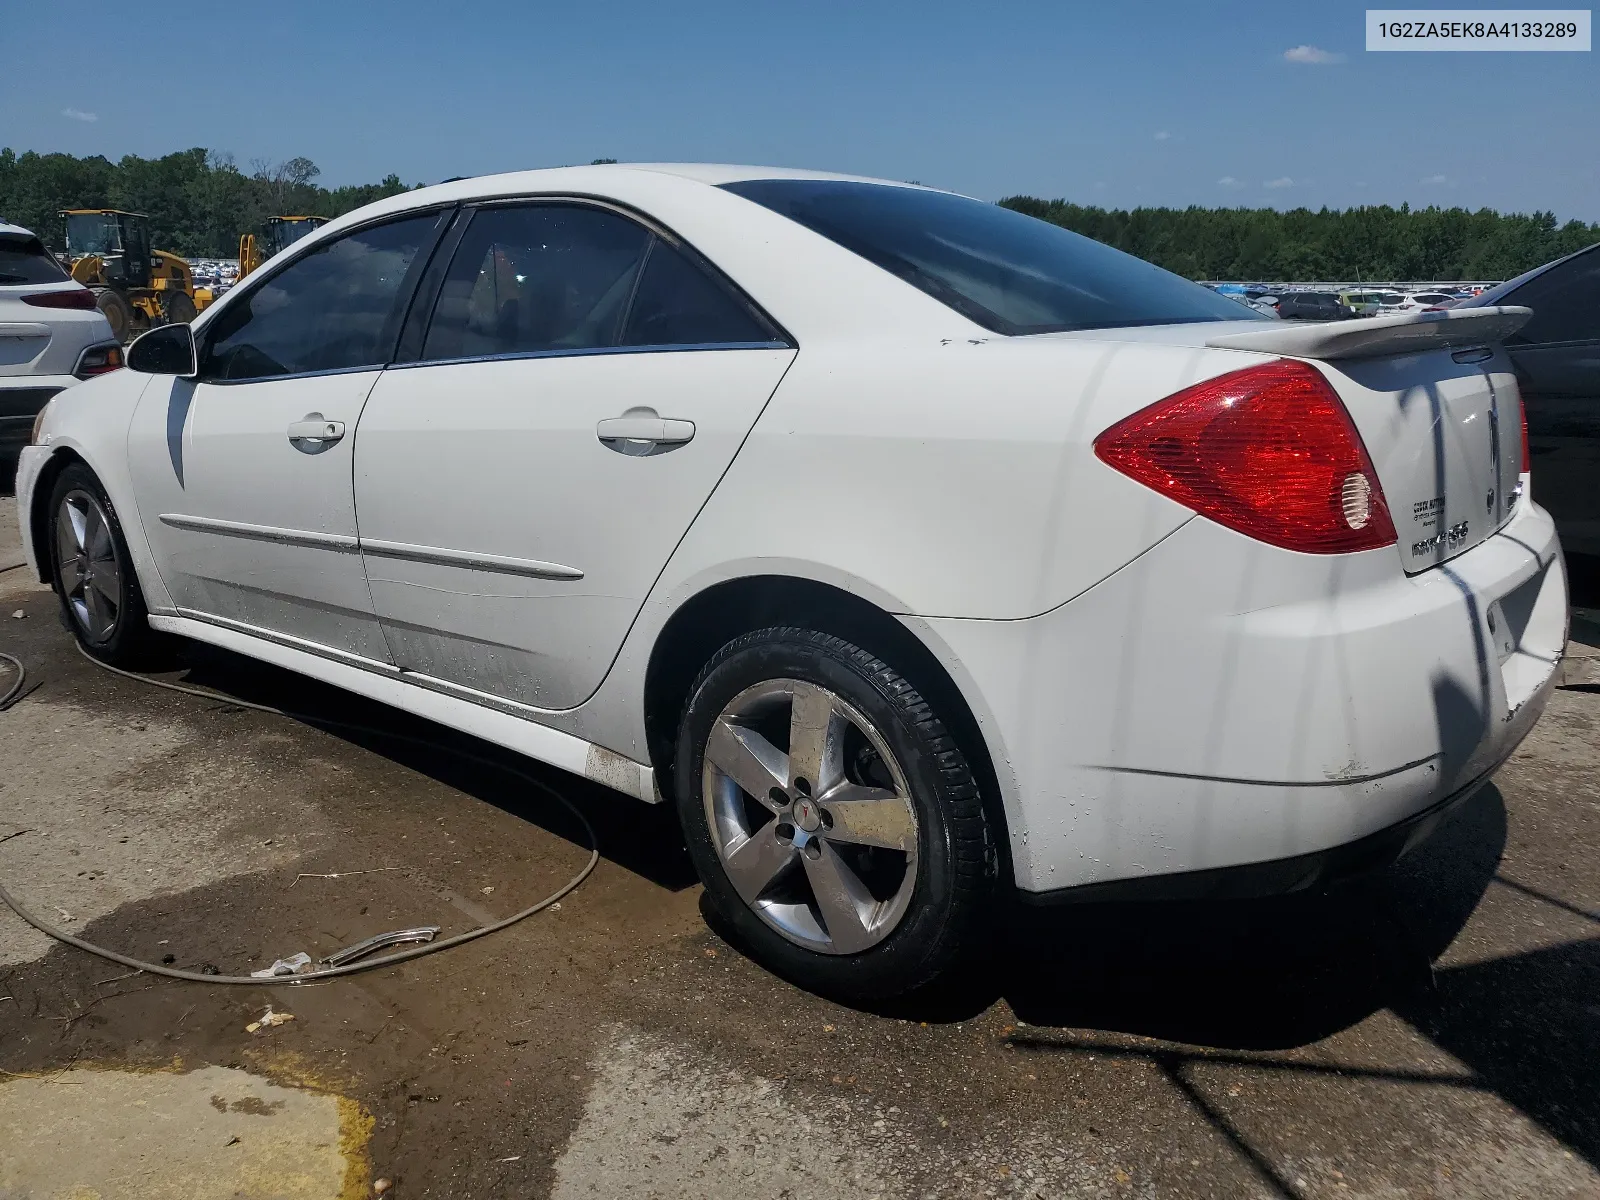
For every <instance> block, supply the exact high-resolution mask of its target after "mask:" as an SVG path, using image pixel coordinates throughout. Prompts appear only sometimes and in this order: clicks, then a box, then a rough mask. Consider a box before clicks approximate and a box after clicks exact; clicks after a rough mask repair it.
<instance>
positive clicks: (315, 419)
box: [289, 412, 344, 454]
mask: <svg viewBox="0 0 1600 1200" xmlns="http://www.w3.org/2000/svg"><path fill="white" fill-rule="evenodd" d="M342 437H344V422H343V421H330V420H328V419H327V418H326V417H324V416H323V415H322V414H321V413H317V412H313V413H307V414H306V415H305V416H303V417H302V418H300V420H298V421H295V422H293V423H292V424H290V426H289V444H290V445H291V446H293V447H294V448H295V449H296V450H299V451H300V452H302V453H304V454H321V453H322V452H323V451H324V450H326V449H327V448H328V447H329V446H332V445H333V444H334V443H336V442H338V441H339V439H340V438H342Z"/></svg>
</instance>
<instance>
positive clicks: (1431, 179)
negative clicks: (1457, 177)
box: [1417, 175, 1450, 185]
mask: <svg viewBox="0 0 1600 1200" xmlns="http://www.w3.org/2000/svg"><path fill="white" fill-rule="evenodd" d="M1417 182H1418V183H1422V184H1436V185H1437V184H1441V183H1449V182H1450V177H1449V176H1448V175H1429V176H1428V177H1427V178H1426V179H1419V180H1418V181H1417Z"/></svg>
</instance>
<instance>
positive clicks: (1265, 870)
mask: <svg viewBox="0 0 1600 1200" xmlns="http://www.w3.org/2000/svg"><path fill="white" fill-rule="evenodd" d="M1488 782H1489V774H1488V773H1486V774H1485V775H1483V776H1482V778H1479V779H1476V780H1474V781H1473V782H1471V783H1469V784H1468V785H1467V786H1466V787H1464V788H1462V789H1461V790H1460V791H1458V792H1455V793H1454V794H1452V795H1449V796H1446V797H1445V798H1444V799H1443V800H1441V801H1439V803H1437V804H1435V805H1434V806H1433V807H1432V808H1426V809H1423V811H1421V812H1419V813H1417V814H1416V815H1414V816H1410V817H1407V818H1406V819H1405V820H1403V821H1397V822H1396V823H1395V824H1393V825H1391V826H1389V827H1388V828H1387V829H1380V830H1378V832H1377V833H1369V834H1368V835H1367V836H1366V837H1363V838H1357V839H1356V840H1355V841H1353V842H1345V843H1344V844H1343V845H1339V846H1330V847H1328V848H1327V849H1326V850H1313V851H1311V852H1310V853H1309V854H1296V855H1294V856H1293V857H1291V858H1275V859H1271V860H1269V861H1267V862H1258V863H1245V864H1243V865H1241V866H1233V867H1213V868H1211V869H1210V870H1206V871H1174V872H1172V873H1171V874H1167V875H1134V876H1130V877H1129V878H1127V879H1111V880H1107V881H1105V882H1103V883H1086V884H1082V885H1080V886H1078V887H1069V888H1060V889H1058V890H1055V891H1049V892H1019V893H1018V896H1019V897H1020V898H1021V899H1022V901H1023V903H1025V904H1029V905H1038V906H1049V905H1058V904H1103V903H1118V902H1121V903H1126V902H1129V901H1146V902H1149V901H1167V902H1171V901H1177V900H1246V899H1254V898H1258V897H1262V896H1284V895H1288V894H1290V893H1292V892H1303V891H1307V890H1309V889H1311V888H1320V887H1327V886H1328V885H1329V884H1333V883H1337V882H1338V881H1340V880H1342V879H1351V878H1354V877H1356V876H1358V875H1364V874H1367V873H1368V872H1372V871H1379V870H1382V869H1383V868H1384V867H1387V866H1390V865H1391V864H1393V863H1395V862H1398V861H1399V860H1400V859H1401V858H1402V857H1404V856H1405V855H1406V854H1408V853H1410V852H1411V851H1412V850H1414V849H1415V848H1416V847H1417V846H1419V845H1421V844H1422V843H1423V842H1425V841H1427V840H1428V838H1430V837H1432V836H1433V834H1434V832H1435V831H1436V830H1437V829H1438V828H1439V826H1440V825H1442V824H1444V822H1445V819H1446V818H1447V817H1449V816H1450V814H1451V813H1453V812H1454V811H1455V810H1456V809H1458V808H1460V807H1461V806H1462V805H1463V804H1465V803H1466V802H1467V801H1468V800H1470V799H1471V798H1472V797H1473V796H1475V795H1477V794H1478V792H1479V791H1481V790H1482V789H1483V786H1484V784H1486V783H1488Z"/></svg>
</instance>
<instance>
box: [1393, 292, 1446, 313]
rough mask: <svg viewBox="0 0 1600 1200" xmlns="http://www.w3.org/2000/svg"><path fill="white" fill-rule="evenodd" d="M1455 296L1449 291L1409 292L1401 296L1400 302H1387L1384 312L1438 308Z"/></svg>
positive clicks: (1420, 310)
mask: <svg viewBox="0 0 1600 1200" xmlns="http://www.w3.org/2000/svg"><path fill="white" fill-rule="evenodd" d="M1454 299H1455V297H1454V296H1452V295H1450V293H1448V292H1407V293H1405V294H1404V295H1402V296H1401V297H1400V301H1399V303H1398V304H1385V305H1384V306H1383V311H1384V312H1402V313H1407V312H1422V311H1423V310H1424V309H1429V308H1438V307H1439V306H1440V305H1443V304H1449V303H1450V302H1451V301H1452V300H1454Z"/></svg>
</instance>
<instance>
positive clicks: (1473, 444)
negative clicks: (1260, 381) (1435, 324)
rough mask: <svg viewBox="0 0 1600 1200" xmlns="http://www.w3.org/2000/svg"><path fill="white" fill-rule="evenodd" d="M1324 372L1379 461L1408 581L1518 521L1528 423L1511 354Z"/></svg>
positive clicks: (1355, 364)
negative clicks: (1515, 515) (1515, 508)
mask: <svg viewBox="0 0 1600 1200" xmlns="http://www.w3.org/2000/svg"><path fill="white" fill-rule="evenodd" d="M1321 369H1322V372H1323V374H1324V375H1325V376H1326V377H1327V379H1328V381H1329V382H1330V383H1331V384H1332V385H1333V387H1334V389H1335V390H1336V391H1337V392H1338V393H1339V398H1340V399H1341V400H1343V401H1344V405H1345V408H1346V409H1347V410H1348V411H1349V413H1350V419H1351V420H1352V421H1354V422H1355V425H1356V428H1357V430H1359V431H1360V433H1361V438H1362V440H1363V441H1364V442H1365V443H1366V446H1367V453H1368V454H1370V455H1371V456H1372V464H1373V467H1374V468H1375V469H1376V470H1377V472H1378V481H1379V483H1381V484H1382V485H1383V493H1384V496H1385V498H1386V499H1387V500H1388V503H1389V515H1390V517H1391V518H1392V519H1393V520H1394V527H1395V532H1396V534H1397V535H1398V537H1399V546H1398V549H1399V552H1400V561H1401V563H1402V565H1403V566H1404V567H1405V570H1406V572H1407V573H1408V574H1416V573H1417V572H1419V571H1426V570H1428V569H1429V568H1431V567H1436V566H1438V565H1439V564H1440V563H1443V562H1448V561H1449V560H1450V559H1452V558H1454V557H1455V556H1456V555H1458V554H1461V553H1463V552H1464V551H1466V550H1470V549H1471V548H1472V547H1473V546H1476V545H1477V544H1478V543H1479V542H1481V541H1483V540H1484V538H1486V537H1488V536H1489V535H1490V534H1492V533H1494V532H1495V531H1496V530H1497V529H1499V528H1500V527H1501V526H1502V525H1504V524H1505V523H1506V521H1507V520H1509V519H1510V517H1511V510H1512V508H1513V506H1514V505H1515V503H1516V499H1517V497H1518V495H1520V474H1521V469H1522V429H1521V422H1522V413H1521V400H1520V399H1519V397H1518V395H1517V388H1516V379H1515V376H1514V375H1513V374H1512V373H1511V367H1510V363H1509V361H1508V360H1507V359H1506V357H1505V354H1504V352H1499V353H1493V354H1492V353H1490V351H1489V349H1488V348H1487V347H1484V348H1482V349H1480V350H1473V349H1471V348H1468V349H1464V350H1454V351H1452V350H1448V349H1440V350H1431V351H1427V352H1425V353H1422V354H1407V355H1402V356H1399V357H1395V358H1367V359H1357V360H1345V361H1338V362H1332V363H1324V364H1321Z"/></svg>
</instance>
